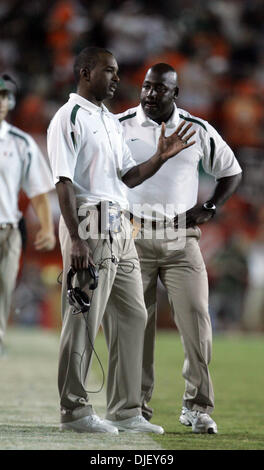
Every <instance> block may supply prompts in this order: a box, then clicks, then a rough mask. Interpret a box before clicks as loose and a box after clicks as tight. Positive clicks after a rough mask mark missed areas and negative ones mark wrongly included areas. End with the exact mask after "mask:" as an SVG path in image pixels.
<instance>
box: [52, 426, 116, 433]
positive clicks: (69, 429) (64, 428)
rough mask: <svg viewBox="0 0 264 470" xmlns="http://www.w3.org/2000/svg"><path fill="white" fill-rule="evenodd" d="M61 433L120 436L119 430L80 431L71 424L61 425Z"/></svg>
mask: <svg viewBox="0 0 264 470" xmlns="http://www.w3.org/2000/svg"><path fill="white" fill-rule="evenodd" d="M60 431H75V432H79V433H90V434H114V435H118V430H116V431H96V430H87V429H78V427H77V426H74V425H69V424H60Z"/></svg>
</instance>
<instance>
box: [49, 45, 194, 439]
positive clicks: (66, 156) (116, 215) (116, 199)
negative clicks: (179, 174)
mask: <svg viewBox="0 0 264 470" xmlns="http://www.w3.org/2000/svg"><path fill="white" fill-rule="evenodd" d="M74 71H75V77H76V82H77V93H72V94H71V95H70V99H69V101H68V102H67V103H66V104H65V105H63V106H62V107H61V108H60V109H59V110H58V112H57V113H56V114H55V116H54V118H53V120H52V122H51V124H50V126H49V129H48V153H49V158H50V162H51V167H52V171H53V177H54V183H55V184H56V189H57V193H58V198H59V204H60V208H61V213H62V217H61V220H60V228H59V237H60V243H61V251H62V257H63V286H62V317H63V326H62V334H61V341H60V357H59V379H58V385H59V394H60V405H61V429H73V430H76V431H82V432H102V433H103V432H110V433H113V434H116V433H117V432H118V430H122V431H127V432H153V433H157V434H162V433H163V432H164V431H163V429H162V427H160V426H156V425H152V424H150V423H148V421H147V420H145V419H144V418H143V416H142V414H141V400H140V396H141V370H142V353H143V340H144V328H145V325H146V319H147V312H146V309H145V305H144V296H143V289H142V282H141V276H140V267H139V261H138V257H137V252H136V249H135V246H134V242H133V239H132V237H131V224H130V222H129V219H128V218H126V217H125V215H124V211H126V210H127V209H128V201H127V198H126V192H125V184H126V185H129V186H131V187H132V186H135V185H137V184H140V183H141V182H142V181H144V180H145V179H146V178H148V177H150V176H151V175H153V174H154V173H155V172H156V171H157V170H158V169H159V168H161V166H162V165H163V164H164V163H165V162H166V161H167V160H168V159H169V158H170V157H171V156H172V155H176V154H177V153H179V152H180V151H181V150H182V149H183V148H187V147H189V146H191V145H193V142H187V141H189V138H190V137H191V136H192V135H193V132H189V134H188V129H189V126H185V127H184V129H183V126H179V128H178V129H176V131H175V132H174V134H173V135H172V136H171V137H169V138H165V137H164V133H165V127H163V132H162V135H161V137H160V139H159V143H158V149H157V150H155V152H154V154H153V156H152V157H151V158H150V159H149V160H148V161H147V162H144V163H143V164H141V165H136V163H135V161H134V160H133V158H132V157H131V153H130V151H129V149H128V147H127V145H126V143H125V140H124V138H123V131H122V126H121V125H120V123H119V122H118V120H117V119H116V118H115V117H114V116H113V115H112V114H111V113H110V112H108V110H107V108H106V107H105V106H104V105H103V100H104V99H106V98H111V97H113V95H114V92H115V90H116V88H117V84H118V81H119V78H118V75H117V72H118V66H117V63H116V60H115V58H114V57H113V55H112V54H111V53H110V52H109V51H107V50H105V49H101V48H95V47H91V48H89V47H88V48H86V49H84V50H83V51H81V52H80V54H79V55H78V56H77V58H76V61H75V66H74ZM108 205H109V206H110V208H109V213H108V211H104V209H105V208H106V207H107V206H108ZM105 215H106V216H108V215H109V220H107V222H106V223H105V220H103V219H105ZM108 222H109V226H108ZM89 266H90V267H91V266H95V267H96V269H97V271H98V272H99V281H98V286H97V288H96V289H94V290H93V291H92V290H91V288H90V287H91V286H90V274H89ZM70 267H72V268H73V269H74V271H75V272H76V276H75V279H74V280H75V286H76V285H77V286H78V288H79V289H81V292H83V293H85V294H86V295H87V296H90V297H91V302H90V303H91V305H90V309H89V311H88V312H83V314H82V313H81V312H79V313H78V314H77V313H75V309H74V307H73V306H72V305H71V304H70V302H69V300H68V298H67V290H68V294H69V291H70V292H71V289H70V285H69V283H68V284H67V278H68V275H69V272H71V270H70ZM86 299H87V298H86ZM109 299H111V302H112V305H113V309H114V312H113V315H112V317H111V321H110V322H108V324H107V328H106V331H105V333H106V337H107V339H108V342H109V348H110V349H111V355H110V356H109V370H108V389H107V414H106V418H107V420H103V419H100V418H99V417H98V416H97V415H96V413H95V411H94V410H93V407H92V405H91V404H90V402H89V392H88V390H87V388H86V387H85V382H86V378H87V377H89V376H88V371H89V368H90V365H91V358H92V354H93V344H94V340H95V337H96V334H97V331H98V329H99V326H100V324H101V321H102V318H103V316H104V312H105V309H106V306H107V302H108V300H109ZM86 303H87V304H88V303H89V302H88V300H87V302H86ZM88 382H89V381H88Z"/></svg>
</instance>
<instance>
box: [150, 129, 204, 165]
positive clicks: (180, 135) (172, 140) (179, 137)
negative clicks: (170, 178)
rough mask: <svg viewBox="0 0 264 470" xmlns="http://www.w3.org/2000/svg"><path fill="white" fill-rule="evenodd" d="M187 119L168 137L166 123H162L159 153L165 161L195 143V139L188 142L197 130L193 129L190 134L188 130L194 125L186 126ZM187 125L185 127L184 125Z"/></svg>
mask: <svg viewBox="0 0 264 470" xmlns="http://www.w3.org/2000/svg"><path fill="white" fill-rule="evenodd" d="M185 124H186V121H183V122H182V123H181V124H180V125H179V126H178V127H177V129H176V131H175V132H173V134H171V135H170V136H168V137H165V131H166V125H165V123H164V122H163V123H162V125H161V134H160V138H159V142H158V149H157V150H158V152H157V153H158V154H159V155H160V158H161V159H162V160H164V161H166V160H168V159H169V158H171V157H173V156H174V155H177V154H178V153H179V152H181V151H182V150H184V149H186V148H188V147H191V146H192V145H194V144H195V140H192V141H191V142H188V141H189V139H190V138H191V137H192V136H193V135H194V134H195V132H196V131H191V132H190V133H189V134H187V132H188V131H189V129H190V128H191V127H192V123H190V124H187V126H185ZM184 126H185V127H184Z"/></svg>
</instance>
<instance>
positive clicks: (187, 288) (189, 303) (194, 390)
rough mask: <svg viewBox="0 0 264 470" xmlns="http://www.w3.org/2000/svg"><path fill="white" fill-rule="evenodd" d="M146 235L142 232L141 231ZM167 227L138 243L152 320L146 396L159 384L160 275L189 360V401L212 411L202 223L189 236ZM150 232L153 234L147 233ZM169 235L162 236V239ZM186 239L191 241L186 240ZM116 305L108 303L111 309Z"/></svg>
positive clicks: (146, 351)
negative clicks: (156, 377) (182, 236)
mask: <svg viewBox="0 0 264 470" xmlns="http://www.w3.org/2000/svg"><path fill="white" fill-rule="evenodd" d="M138 235H140V233H139V234H138ZM163 235H164V231H163V232H162V233H159V231H158V230H153V231H152V234H151V233H150V234H148V231H147V229H146V230H145V232H144V238H143V232H142V231H141V237H142V238H141V239H136V240H135V244H136V248H137V252H138V255H139V259H140V265H141V274H142V280H143V286H144V297H145V304H146V307H147V312H148V322H147V326H146V330H145V340H144V355H143V369H142V371H143V372H142V396H141V402H142V403H143V402H144V401H146V402H148V401H149V400H150V399H151V396H152V392H153V387H154V346H155V333H156V315H157V308H156V307H157V305H156V302H157V297H156V296H157V281H158V278H160V280H161V282H162V284H163V285H164V287H165V288H166V290H167V293H168V298H169V302H170V305H171V308H172V312H173V317H174V321H175V324H176V325H177V328H178V331H179V333H180V336H181V340H182V344H183V348H184V353H185V360H184V365H183V371H182V373H183V377H184V379H185V392H184V396H183V405H184V406H187V407H188V408H189V409H196V410H200V411H205V412H211V411H212V409H213V407H214V393H213V387H212V382H211V378H210V374H209V370H208V364H209V362H210V359H211V350H212V329H211V321H210V317H209V313H208V279H207V272H206V268H205V265H204V261H203V258H202V255H201V251H200V248H199V244H198V240H199V238H200V235H201V232H200V229H199V228H198V227H196V228H190V229H187V230H186V242H185V244H184V243H183V242H179V240H177V238H176V232H175V237H174V238H172V236H171V233H170V237H169V238H168V237H167V236H166V232H165V238H164V237H163ZM145 237H147V238H145ZM161 237H163V238H162V239H159V238H161ZM184 245H185V246H184ZM110 310H111V305H110V304H108V313H109V312H110Z"/></svg>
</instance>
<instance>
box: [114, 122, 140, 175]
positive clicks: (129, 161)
mask: <svg viewBox="0 0 264 470" xmlns="http://www.w3.org/2000/svg"><path fill="white" fill-rule="evenodd" d="M118 124H119V126H120V129H121V133H122V139H123V142H122V144H123V165H122V169H121V177H123V176H124V175H125V174H126V173H127V172H128V171H129V170H131V168H133V167H134V166H136V165H137V163H136V162H135V160H134V158H133V157H132V153H131V150H130V148H129V147H128V145H127V143H126V140H125V136H124V130H123V127H122V126H121V124H120V123H118Z"/></svg>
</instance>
